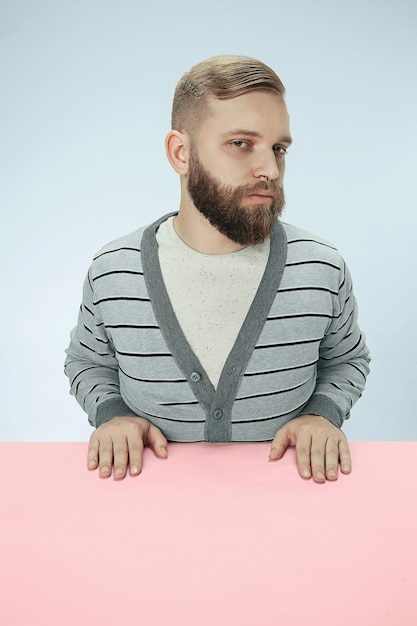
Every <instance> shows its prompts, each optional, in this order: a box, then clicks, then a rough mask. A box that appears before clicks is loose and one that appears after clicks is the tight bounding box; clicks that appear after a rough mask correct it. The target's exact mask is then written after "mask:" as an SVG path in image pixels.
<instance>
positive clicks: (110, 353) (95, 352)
mask: <svg viewBox="0 0 417 626" xmlns="http://www.w3.org/2000/svg"><path fill="white" fill-rule="evenodd" d="M80 345H81V346H82V347H83V348H87V350H91V352H94V354H97V355H98V356H114V352H113V351H111V352H97V350H94V349H93V348H90V346H88V345H87V344H86V343H84V342H83V341H81V340H80Z"/></svg>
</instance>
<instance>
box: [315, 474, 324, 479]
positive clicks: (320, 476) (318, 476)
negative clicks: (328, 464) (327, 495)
mask: <svg viewBox="0 0 417 626" xmlns="http://www.w3.org/2000/svg"><path fill="white" fill-rule="evenodd" d="M316 476H317V478H319V479H320V480H323V478H324V474H323V473H322V472H317V474H316Z"/></svg>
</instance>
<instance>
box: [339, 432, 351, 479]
mask: <svg viewBox="0 0 417 626" xmlns="http://www.w3.org/2000/svg"><path fill="white" fill-rule="evenodd" d="M339 459H340V469H341V470H342V473H343V474H350V472H351V471H352V459H351V456H350V450H349V444H348V442H347V441H346V440H345V439H343V440H342V441H340V442H339Z"/></svg>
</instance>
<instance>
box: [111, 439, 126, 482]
mask: <svg viewBox="0 0 417 626" xmlns="http://www.w3.org/2000/svg"><path fill="white" fill-rule="evenodd" d="M113 457H114V459H113V463H114V478H116V480H117V479H120V478H124V477H125V476H126V470H127V463H128V459H129V450H128V446H127V439H126V437H125V436H120V437H117V438H114V439H113Z"/></svg>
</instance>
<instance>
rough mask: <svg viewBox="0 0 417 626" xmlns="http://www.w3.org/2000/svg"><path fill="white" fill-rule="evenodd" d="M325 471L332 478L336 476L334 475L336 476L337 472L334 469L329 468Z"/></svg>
mask: <svg viewBox="0 0 417 626" xmlns="http://www.w3.org/2000/svg"><path fill="white" fill-rule="evenodd" d="M327 473H328V475H329V476H332V477H333V478H336V476H337V474H336V472H335V471H334V469H331V470H329V471H328V472H327Z"/></svg>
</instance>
